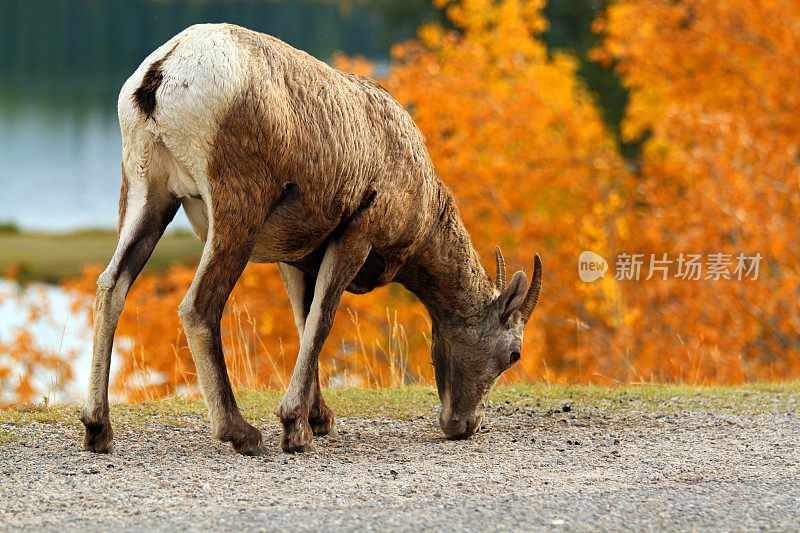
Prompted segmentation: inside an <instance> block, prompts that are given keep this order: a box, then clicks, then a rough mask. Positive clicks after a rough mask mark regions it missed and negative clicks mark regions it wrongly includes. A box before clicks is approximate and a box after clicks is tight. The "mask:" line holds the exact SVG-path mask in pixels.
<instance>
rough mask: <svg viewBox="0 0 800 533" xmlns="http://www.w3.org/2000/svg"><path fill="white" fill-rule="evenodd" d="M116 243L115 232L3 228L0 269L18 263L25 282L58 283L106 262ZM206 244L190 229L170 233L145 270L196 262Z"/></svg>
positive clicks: (0, 239)
mask: <svg viewBox="0 0 800 533" xmlns="http://www.w3.org/2000/svg"><path fill="white" fill-rule="evenodd" d="M116 246H117V234H116V233H115V232H113V231H105V230H102V231H101V230H86V231H79V232H73V233H65V234H54V233H27V232H18V231H17V232H15V231H0V272H1V271H3V270H5V269H6V268H8V267H10V266H12V265H15V266H16V267H17V268H18V269H19V277H20V279H21V280H22V281H44V282H47V283H57V282H59V281H61V280H62V279H64V278H68V277H74V276H77V275H79V274H80V273H81V268H82V267H83V266H84V265H91V264H98V265H104V266H105V264H106V263H108V261H109V260H110V259H111V256H112V254H113V253H114V249H115V248H116ZM202 251H203V245H202V243H201V242H200V239H198V238H197V237H196V236H195V235H194V234H192V233H189V232H168V233H166V234H165V235H164V237H163V238H162V239H161V240H160V241H159V243H158V245H157V246H156V249H155V251H154V252H153V255H152V257H151V258H150V260H149V261H148V262H147V266H146V267H145V271H146V272H147V271H160V270H165V269H166V268H168V267H169V266H170V265H172V264H173V263H175V262H181V263H196V262H197V261H198V260H199V259H200V254H201V253H202Z"/></svg>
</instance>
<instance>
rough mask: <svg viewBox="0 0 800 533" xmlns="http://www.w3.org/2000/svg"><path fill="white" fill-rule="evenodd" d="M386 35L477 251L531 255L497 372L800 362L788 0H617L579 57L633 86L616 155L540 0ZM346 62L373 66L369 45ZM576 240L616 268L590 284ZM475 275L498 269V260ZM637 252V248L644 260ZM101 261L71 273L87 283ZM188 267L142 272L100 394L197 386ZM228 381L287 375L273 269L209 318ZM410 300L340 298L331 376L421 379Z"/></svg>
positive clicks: (712, 373) (563, 375)
mask: <svg viewBox="0 0 800 533" xmlns="http://www.w3.org/2000/svg"><path fill="white" fill-rule="evenodd" d="M436 4H437V5H438V6H439V7H442V8H445V9H446V10H447V16H448V17H449V19H450V21H451V22H452V25H453V27H454V29H452V30H450V29H446V28H443V27H441V26H436V25H426V26H424V27H422V28H420V30H419V34H418V38H417V39H416V40H413V41H410V42H406V43H402V44H398V45H396V46H395V47H394V49H393V52H392V55H393V62H392V65H391V68H390V69H389V72H388V73H387V75H386V77H385V79H383V80H381V81H382V83H383V84H384V85H385V87H386V88H387V89H388V90H389V92H391V93H392V94H393V95H394V96H395V97H396V98H397V99H398V100H399V101H400V102H401V103H402V104H403V105H405V106H406V107H407V108H408V109H409V110H410V112H411V113H412V115H413V116H414V119H415V120H416V122H417V124H418V125H419V126H420V128H421V129H422V131H423V133H424V134H425V136H426V138H427V144H428V147H429V150H430V153H431V156H432V158H433V161H434V163H435V165H436V169H437V171H438V173H439V174H440V176H441V177H442V179H443V180H444V181H445V182H446V183H447V184H448V185H449V186H450V187H451V188H452V189H453V191H454V193H455V195H456V197H457V199H458V201H459V208H460V210H461V213H462V216H463V217H464V220H465V223H466V226H467V228H468V230H469V231H470V233H471V235H472V238H473V241H474V244H475V246H476V248H477V249H478V251H479V252H480V253H481V254H482V256H483V257H484V258H485V260H486V262H487V263H489V262H490V261H491V257H492V254H491V252H492V247H493V246H494V245H495V244H499V245H501V246H502V248H503V250H504V252H505V254H506V260H507V263H508V264H509V266H510V267H511V268H524V269H526V270H528V271H529V269H530V268H531V265H532V255H533V252H534V251H538V252H539V253H540V254H541V255H542V257H543V261H544V267H545V268H544V272H545V277H544V289H543V293H542V299H541V301H540V304H539V307H538V308H537V310H536V312H535V314H534V317H533V319H532V320H531V322H530V324H529V325H528V328H527V331H526V338H525V350H524V353H523V358H522V361H521V362H520V363H519V364H517V365H515V367H514V369H513V370H511V371H510V372H508V373H506V374H507V377H506V379H510V380H515V379H526V380H545V381H548V382H550V381H560V382H566V381H568V382H582V383H586V382H599V383H609V382H638V381H679V382H688V383H739V382H742V381H749V380H759V379H797V378H798V377H800V322H799V321H798V317H800V308H799V307H800V304H799V303H798V296H799V295H800V294H798V293H799V292H800V291H799V289H800V273H799V272H800V269H798V268H797V263H798V258H800V239H799V238H798V237H800V235H798V231H800V230H798V227H797V224H796V222H795V219H796V213H798V212H800V211H798V207H800V206H798V204H799V203H800V191H799V190H798V184H799V183H800V181H799V178H800V176H799V175H798V162H799V161H800V156H799V155H798V154H799V153H800V145H799V144H798V143H800V131H798V130H799V129H800V123H798V121H797V120H796V117H797V116H798V114H800V90H798V89H800V87H798V84H800V78H798V77H797V76H796V72H797V61H798V60H797V58H798V57H800V54H798V52H800V32H797V31H796V26H797V21H798V20H800V7H797V6H795V5H794V4H791V3H787V2H781V1H778V0H766V1H756V0H730V1H728V2H715V1H712V0H682V1H680V2H674V1H672V0H617V1H614V2H612V3H611V4H610V6H609V7H608V9H607V12H606V13H605V14H603V15H602V16H601V17H600V18H599V19H598V21H596V31H597V32H599V33H600V34H601V36H602V41H601V44H600V45H599V46H598V47H597V48H596V49H595V50H593V51H592V57H593V58H594V59H596V60H599V61H603V62H604V63H606V64H607V65H608V66H613V67H614V68H615V69H616V71H617V72H618V74H619V76H620V78H621V80H622V83H623V85H624V86H625V87H626V88H627V89H628V90H629V91H630V102H629V105H628V108H627V111H626V115H625V118H624V122H623V124H622V132H623V136H624V138H625V140H641V139H644V141H643V144H642V153H641V159H640V160H639V161H636V162H635V164H631V163H630V162H628V161H625V160H624V159H623V157H622V156H621V155H620V151H619V146H618V142H617V140H616V139H615V138H614V136H613V135H612V134H611V133H610V131H609V130H608V128H607V127H606V125H605V123H604V121H603V119H602V117H601V114H600V112H599V111H598V109H597V106H596V104H595V101H594V99H593V97H592V95H591V94H590V92H589V91H588V89H587V88H586V86H585V85H584V84H583V83H582V82H581V80H580V78H579V77H578V76H577V69H578V61H577V59H576V58H575V57H573V56H571V55H569V54H566V53H553V52H551V51H548V50H547V48H546V46H545V44H544V42H543V41H542V39H541V33H542V32H543V31H544V30H545V29H546V27H547V21H546V20H545V18H544V17H543V14H542V9H543V6H544V0H528V1H524V0H461V1H458V2H454V1H448V0H437V1H436ZM337 63H338V65H339V66H340V67H343V68H346V69H348V70H353V71H356V72H359V73H369V72H370V71H371V66H370V65H369V64H368V62H366V61H364V60H363V59H357V60H353V59H348V58H344V57H340V58H338V60H337ZM584 250H592V251H594V252H597V253H599V254H600V255H602V256H604V257H606V258H607V259H609V262H610V263H611V264H610V269H611V270H610V272H609V273H608V274H607V275H606V276H605V277H603V278H601V279H600V280H597V281H595V282H592V283H585V282H583V281H581V280H580V278H579V276H578V269H577V261H578V257H579V255H580V254H581V252H582V251H584ZM740 252H743V253H746V254H748V255H754V254H756V253H760V254H761V255H762V256H763V258H764V259H763V261H762V263H761V270H760V276H759V278H758V279H757V280H750V281H738V280H735V279H733V280H724V279H723V280H705V279H701V280H698V281H688V280H682V279H675V277H674V274H675V271H674V265H673V268H672V269H671V270H670V271H669V277H668V279H666V280H662V279H661V278H660V276H655V277H653V279H650V280H645V279H644V277H645V276H642V278H641V279H639V280H638V281H618V280H616V279H614V266H615V265H614V261H613V260H614V258H615V257H617V256H619V254H622V253H643V254H646V255H647V256H648V257H649V254H656V255H658V256H660V255H661V254H662V253H666V254H669V256H670V257H671V258H672V259H673V260H674V259H675V258H676V257H677V256H678V254H680V253H696V254H703V255H708V254H713V253H723V254H730V255H731V256H732V257H734V256H735V255H736V254H737V253H740ZM487 266H489V267H490V268H489V270H490V271H492V270H493V265H487ZM646 267H647V265H646V264H645V268H646ZM99 273H100V269H99V268H91V269H87V270H86V272H85V274H84V275H83V276H82V277H81V278H80V279H79V280H77V281H74V282H71V283H70V284H69V287H70V288H74V289H77V290H79V291H81V292H82V293H84V294H86V295H91V294H92V293H93V291H94V287H95V280H96V278H97V275H98V274H99ZM192 276H193V269H192V268H189V267H186V266H180V265H176V266H174V267H173V268H171V269H170V270H169V271H168V272H167V273H163V274H147V275H143V276H142V277H141V278H140V279H139V280H138V281H137V282H136V284H135V285H134V288H133V290H132V291H131V294H130V295H129V297H128V303H127V306H126V310H125V312H124V313H123V316H122V319H121V321H120V326H119V330H118V339H120V340H119V341H118V345H117V346H118V348H117V352H118V355H119V356H120V357H119V359H120V360H121V363H120V366H119V370H118V373H117V375H116V379H115V380H114V389H115V391H116V392H117V394H120V395H123V396H125V397H128V398H132V399H139V398H143V397H152V396H161V395H165V394H172V393H176V392H181V391H189V392H193V391H196V390H197V387H196V380H195V376H194V367H193V364H192V361H191V355H190V353H189V350H188V348H187V345H186V339H185V336H184V335H183V333H182V331H181V327H180V322H179V320H178V317H177V312H176V311H177V308H178V304H179V302H180V301H181V299H182V298H183V295H184V293H185V292H186V290H187V289H188V286H189V283H190V281H191V278H192ZM222 331H223V337H224V344H225V349H226V354H227V358H228V367H229V370H230V373H231V376H232V380H233V381H234V383H235V384H237V385H242V386H269V387H281V386H283V385H285V384H286V383H287V382H288V378H289V376H290V374H291V370H292V367H293V365H294V361H295V357H296V351H297V334H296V332H295V328H294V322H293V318H292V312H291V308H290V306H289V302H288V298H287V296H286V293H285V290H284V288H283V285H282V282H281V280H280V277H279V275H278V273H277V269H276V268H275V266H274V265H249V266H248V268H247V269H246V271H245V274H244V275H243V276H242V279H241V280H240V281H239V283H238V284H237V286H236V289H235V290H234V293H233V295H232V297H231V299H230V301H229V303H228V305H227V307H226V311H225V315H224V317H223V320H222ZM429 332H430V325H429V323H428V319H427V316H426V314H425V311H424V309H423V307H422V306H421V305H420V304H419V303H418V302H417V301H416V300H415V298H414V297H413V296H411V295H410V294H409V293H408V292H407V291H405V290H404V289H403V288H402V287H400V286H398V285H391V286H389V287H384V288H381V289H379V290H376V291H374V292H373V293H371V294H368V295H361V296H356V295H346V296H345V298H344V299H343V301H342V304H341V306H340V308H339V312H338V313H337V317H336V322H335V326H334V330H333V332H332V333H331V336H330V337H329V340H328V342H327V343H326V346H325V350H324V352H323V355H322V358H321V365H322V371H323V376H324V377H325V379H326V380H327V381H328V383H329V384H330V385H343V384H357V385H392V384H400V383H404V382H409V381H422V382H427V383H430V382H431V378H432V368H431V366H430V365H429V361H430V354H429V348H430V347H429V337H428V336H429Z"/></svg>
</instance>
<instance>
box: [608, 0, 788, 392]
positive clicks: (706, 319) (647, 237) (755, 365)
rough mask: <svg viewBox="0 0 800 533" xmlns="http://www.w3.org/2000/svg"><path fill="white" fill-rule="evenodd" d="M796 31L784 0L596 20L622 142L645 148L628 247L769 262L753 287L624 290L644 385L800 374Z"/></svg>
mask: <svg viewBox="0 0 800 533" xmlns="http://www.w3.org/2000/svg"><path fill="white" fill-rule="evenodd" d="M799 23H800V4H798V3H796V2H785V1H780V0H737V1H735V2H734V1H728V2H715V1H713V0H683V1H681V2H673V1H667V0H618V1H616V2H614V3H613V4H612V5H611V6H610V7H609V8H608V10H607V13H606V14H605V16H604V17H603V18H601V19H600V20H599V21H597V23H596V25H597V26H596V29H597V31H600V32H602V33H603V34H604V42H603V45H602V46H601V47H600V48H599V49H597V50H595V51H594V52H593V54H594V57H595V58H597V59H600V60H603V61H606V62H608V64H611V62H614V65H615V68H616V70H617V72H618V73H619V75H620V78H621V80H622V83H623V85H624V86H625V87H626V88H628V90H629V91H630V101H629V105H628V109H627V112H626V115H625V119H624V122H623V124H622V131H623V135H624V136H626V137H627V138H628V139H641V138H643V137H646V141H645V142H644V144H643V148H642V161H641V171H640V172H639V174H638V175H637V176H636V180H637V187H636V189H635V193H636V194H634V195H632V196H631V197H630V198H628V200H627V202H628V205H630V206H633V208H632V209H631V210H630V212H629V214H628V217H627V218H628V219H629V222H628V224H629V231H630V235H628V236H626V241H627V242H626V245H627V248H628V249H629V250H641V251H646V252H671V253H673V254H677V253H679V252H691V253H700V254H713V253H723V254H729V255H731V256H733V257H735V256H736V255H737V254H739V253H744V254H746V255H755V254H761V255H762V256H763V260H762V262H761V265H760V273H759V278H758V279H757V280H753V281H745V282H742V281H738V280H730V281H727V280H719V281H713V280H702V281H693V282H690V281H683V280H675V279H670V280H667V281H653V282H648V283H639V284H636V285H635V286H634V285H631V286H626V287H624V289H623V290H624V291H625V295H626V297H627V299H628V308H629V309H630V312H631V313H632V315H635V318H633V319H632V320H631V323H630V324H629V328H630V330H631V335H630V338H631V342H630V344H629V345H628V347H629V349H630V351H631V354H633V355H634V356H635V358H636V361H637V362H638V363H637V365H636V366H637V367H638V370H639V372H641V373H642V374H643V375H645V376H648V377H649V375H654V376H656V377H657V378H659V379H675V378H678V379H684V380H691V381H701V382H722V383H738V382H742V381H751V380H757V379H761V380H765V379H766V380H773V379H797V378H798V377H799V376H800V319H798V317H800V301H798V296H799V295H800V290H799V289H800V269H799V268H798V266H800V265H798V259H800V227H799V226H798V224H797V213H798V212H800V211H799V209H800V188H798V185H800V166H799V163H800V122H798V120H797V117H798V113H800V77H798V76H797V72H798V66H799V64H800V63H799V62H798V57H800V33H798V31H797V30H798V27H799V26H798V24H799ZM634 228H635V229H634Z"/></svg>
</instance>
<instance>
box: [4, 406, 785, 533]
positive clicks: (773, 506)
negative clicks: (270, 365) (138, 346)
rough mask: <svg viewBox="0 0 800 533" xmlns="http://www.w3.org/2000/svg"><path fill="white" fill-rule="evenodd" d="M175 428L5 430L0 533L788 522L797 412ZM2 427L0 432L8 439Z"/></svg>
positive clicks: (502, 409) (494, 414)
mask: <svg viewBox="0 0 800 533" xmlns="http://www.w3.org/2000/svg"><path fill="white" fill-rule="evenodd" d="M184 419H185V422H186V423H185V424H181V425H183V426H186V427H175V426H174V425H163V424H153V423H148V425H146V426H144V427H141V428H139V429H137V430H136V431H130V430H127V431H126V428H125V427H121V426H120V425H119V424H118V425H117V427H116V435H115V436H116V441H115V442H116V449H115V452H114V453H113V454H110V455H93V454H90V453H87V452H83V451H81V448H80V446H79V444H78V443H79V441H80V438H81V429H80V427H79V426H78V425H77V424H75V425H69V424H50V423H36V422H31V423H27V424H24V425H20V424H15V423H6V424H0V431H2V432H4V433H5V435H6V438H5V440H6V442H0V529H17V528H30V529H35V530H64V529H65V528H67V529H69V530H73V529H77V528H81V529H90V530H109V529H112V528H125V530H128V529H134V530H145V529H147V530H153V529H155V530H174V529H178V530H181V529H203V530H206V529H208V530H232V529H234V528H242V529H245V528H246V529H247V530H251V529H255V530H319V529H321V528H326V529H327V528H332V527H333V528H336V527H341V528H347V529H355V530H386V529H391V530H428V529H430V530H451V529H454V528H455V529H462V528H464V529H471V530H480V531H483V530H512V529H513V530H518V529H524V530H574V529H579V530H631V529H632V530H654V529H655V530H662V529H665V530H720V529H722V530H753V529H768V530H798V528H800V503H798V502H800V451H798V435H800V431H799V430H800V422H799V421H798V415H797V413H795V412H794V411H793V410H790V411H788V412H787V411H786V407H785V406H784V407H783V411H781V407H780V406H778V407H776V408H775V409H768V410H765V411H764V412H758V411H756V412H755V413H753V414H736V413H735V411H724V410H723V411H715V410H714V409H704V408H703V406H702V405H700V406H693V408H692V409H691V410H689V411H681V410H674V409H673V410H671V412H669V413H666V414H665V413H659V412H657V411H652V410H637V409H636V406H635V405H633V406H630V407H629V406H626V408H625V409H622V410H609V411H607V412H603V410H598V409H588V408H587V409H586V410H585V411H584V410H582V409H581V406H578V405H574V404H573V405H571V406H565V407H564V408H562V409H559V410H553V409H549V410H548V409H545V408H543V407H538V406H536V405H532V406H523V407H515V406H513V405H511V406H510V407H509V406H505V405H502V404H501V405H494V406H492V408H491V412H490V413H489V416H488V418H487V420H488V421H487V425H486V426H485V427H484V429H483V430H482V431H481V432H480V433H478V434H477V435H476V436H475V437H473V438H472V439H470V440H468V441H461V442H450V441H446V440H444V439H443V438H442V434H441V432H440V430H439V428H438V426H437V425H436V417H435V414H434V413H433V411H431V413H430V414H429V415H427V416H424V417H414V418H412V419H404V420H394V419H385V418H384V419H374V420H373V419H366V418H342V419H340V420H339V431H340V435H339V437H338V438H335V439H334V438H327V437H326V438H318V439H316V442H317V444H318V446H319V451H317V452H315V453H311V454H306V455H296V456H293V455H286V454H283V453H281V452H280V450H279V444H278V443H279V437H280V433H279V426H278V424H277V422H276V421H275V420H272V419H264V420H260V421H258V425H259V426H260V427H261V429H262V431H263V432H264V439H265V443H266V447H265V451H264V453H263V454H262V455H260V456H256V457H244V456H239V455H237V454H235V453H234V452H233V451H232V450H231V448H230V447H229V446H228V445H224V444H222V443H219V442H216V441H213V440H212V439H211V438H210V437H209V430H208V424H207V421H206V419H205V418H204V417H201V416H196V415H187V416H186V417H184ZM1 434H2V433H0V435H1Z"/></svg>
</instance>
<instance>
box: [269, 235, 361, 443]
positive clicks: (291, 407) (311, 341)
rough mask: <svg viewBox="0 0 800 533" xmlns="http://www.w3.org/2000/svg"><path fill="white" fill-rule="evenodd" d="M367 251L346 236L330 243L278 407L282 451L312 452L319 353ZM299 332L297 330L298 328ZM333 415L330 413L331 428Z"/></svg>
mask: <svg viewBox="0 0 800 533" xmlns="http://www.w3.org/2000/svg"><path fill="white" fill-rule="evenodd" d="M369 250H370V246H369V245H368V244H367V243H366V242H364V241H363V240H361V239H359V238H357V237H353V238H348V236H347V234H345V235H343V236H342V237H340V238H339V239H337V240H332V241H331V242H330V243H329V244H328V247H327V249H326V250H325V255H324V257H323V259H322V264H321V265H320V268H319V274H318V275H317V279H316V282H315V283H314V293H313V298H312V299H311V304H310V306H309V308H308V314H307V316H306V319H305V323H304V327H303V329H302V335H301V339H300V353H299V355H298V357H297V363H296V364H295V367H294V372H293V373H292V379H291V381H290V383H289V388H288V390H287V391H286V395H285V396H284V397H283V401H282V402H281V405H280V406H279V407H278V417H279V418H280V419H281V423H282V424H283V437H282V439H281V447H282V448H283V451H285V452H290V453H294V452H305V451H311V450H313V449H314V445H313V443H312V440H313V434H314V432H315V431H314V429H315V428H312V426H311V424H310V423H309V415H311V414H313V415H315V417H314V418H312V420H314V421H315V422H320V421H321V417H322V416H324V415H323V414H322V413H321V412H320V411H319V406H320V405H324V402H322V400H321V398H322V394H321V391H319V368H318V360H319V353H320V351H321V350H322V345H323V343H324V342H325V339H326V338H327V337H328V334H329V333H330V331H331V326H333V318H334V316H335V314H336V308H337V307H338V306H339V300H340V299H341V297H342V294H343V293H344V290H345V288H346V287H347V286H348V285H349V284H350V282H351V281H353V279H354V278H355V276H356V274H358V271H359V269H360V268H361V267H362V266H363V264H364V261H366V259H367V255H368V254H369ZM293 306H294V304H293ZM298 322H299V320H298ZM298 330H300V326H299V324H298ZM315 391H317V392H318V393H319V395H318V397H315V396H314V393H315ZM317 399H319V401H320V402H322V403H320V404H317V410H316V411H315V409H314V407H315V403H316V400H317ZM325 407H327V406H325ZM328 411H330V409H328ZM332 415H333V414H332V413H331V418H330V422H331V427H332V423H333V416H332ZM317 429H318V430H319V429H321V428H317ZM327 429H331V428H327Z"/></svg>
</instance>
